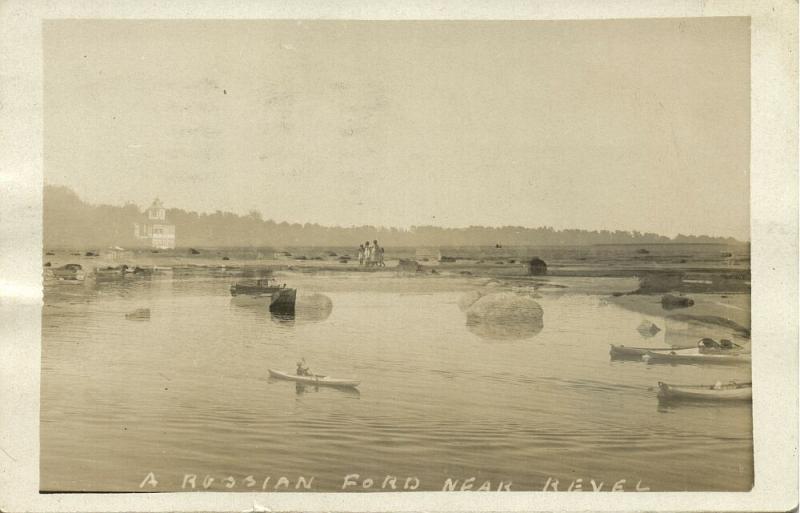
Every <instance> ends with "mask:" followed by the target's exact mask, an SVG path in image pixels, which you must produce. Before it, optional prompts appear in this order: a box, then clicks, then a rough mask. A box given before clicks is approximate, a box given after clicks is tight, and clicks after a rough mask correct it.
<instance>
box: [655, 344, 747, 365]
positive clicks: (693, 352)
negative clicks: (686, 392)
mask: <svg viewBox="0 0 800 513" xmlns="http://www.w3.org/2000/svg"><path fill="white" fill-rule="evenodd" d="M642 359H644V360H646V361H647V362H648V363H703V364H714V365H742V364H749V363H750V354H749V353H740V352H731V353H720V352H713V353H707V352H703V351H701V350H699V349H696V348H694V349H676V350H673V351H668V352H661V351H648V352H647V353H646V354H645V355H644V356H642Z"/></svg>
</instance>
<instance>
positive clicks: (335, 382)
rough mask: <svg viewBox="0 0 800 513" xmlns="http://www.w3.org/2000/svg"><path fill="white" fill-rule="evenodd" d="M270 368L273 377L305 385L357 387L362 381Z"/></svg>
mask: <svg viewBox="0 0 800 513" xmlns="http://www.w3.org/2000/svg"><path fill="white" fill-rule="evenodd" d="M268 370H269V375H270V376H272V377H273V378H277V379H285V380H288V381H294V382H296V383H303V384H304V385H314V386H325V387H357V386H358V385H359V384H361V382H360V381H355V380H352V379H339V378H332V377H330V376H321V375H314V376H298V375H296V374H289V373H286V372H281V371H277V370H274V369H268Z"/></svg>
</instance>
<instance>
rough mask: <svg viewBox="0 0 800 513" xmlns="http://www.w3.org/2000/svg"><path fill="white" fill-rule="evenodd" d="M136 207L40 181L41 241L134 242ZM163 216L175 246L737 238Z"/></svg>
mask: <svg viewBox="0 0 800 513" xmlns="http://www.w3.org/2000/svg"><path fill="white" fill-rule="evenodd" d="M142 212H143V211H142V209H140V208H139V207H138V206H136V205H134V204H131V203H129V204H126V205H125V206H122V207H119V206H111V205H90V204H88V203H85V202H83V201H82V200H81V199H80V197H78V195H77V194H76V193H75V192H74V191H72V190H71V189H69V188H67V187H60V186H50V185H46V186H45V187H44V245H45V247H53V248H56V247H68V248H89V247H92V248H101V247H108V246H122V247H130V248H132V247H137V246H142V245H143V244H142V241H140V240H137V239H136V238H135V237H134V234H133V224H134V223H135V222H137V221H141V219H142V215H143V214H142ZM167 221H168V222H169V223H171V224H174V225H175V226H176V237H177V245H178V246H179V247H248V246H249V247H289V246H309V247H314V246H325V247H335V246H352V245H354V244H358V243H359V242H361V241H366V240H373V239H378V240H379V241H380V242H381V244H382V245H383V246H404V247H415V246H417V247H419V246H441V247H444V246H494V245H495V244H502V245H504V246H562V245H563V246H581V245H592V244H657V243H668V242H680V243H737V242H739V241H737V240H736V239H733V238H730V237H729V238H723V237H707V236H694V235H678V236H677V237H674V238H669V237H665V236H663V235H658V234H655V233H640V232H637V231H633V232H628V231H619V230H616V231H608V230H600V231H588V230H555V229H553V228H552V227H547V226H544V227H538V228H526V227H522V226H503V227H499V228H493V227H485V226H470V227H468V228H439V227H435V226H414V227H411V228H409V229H398V228H383V227H377V226H354V227H349V228H346V227H338V226H333V227H331V226H321V225H318V224H297V223H287V222H275V221H272V220H269V219H266V220H265V219H262V217H261V214H260V213H259V212H256V211H252V212H250V213H249V214H248V215H244V216H242V215H237V214H233V213H230V212H220V211H216V212H214V213H211V214H208V213H197V212H187V211H185V210H181V209H176V208H171V209H168V210H167Z"/></svg>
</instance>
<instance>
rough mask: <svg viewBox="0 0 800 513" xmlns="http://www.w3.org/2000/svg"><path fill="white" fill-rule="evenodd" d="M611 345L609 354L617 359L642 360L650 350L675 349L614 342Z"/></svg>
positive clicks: (663, 350) (672, 349)
mask: <svg viewBox="0 0 800 513" xmlns="http://www.w3.org/2000/svg"><path fill="white" fill-rule="evenodd" d="M610 345H611V350H610V351H609V354H610V355H611V358H617V359H628V358H629V359H633V360H641V359H642V356H644V355H646V354H647V352H648V351H653V352H665V351H674V350H675V349H674V348H672V347H628V346H624V345H619V346H615V345H614V344H610Z"/></svg>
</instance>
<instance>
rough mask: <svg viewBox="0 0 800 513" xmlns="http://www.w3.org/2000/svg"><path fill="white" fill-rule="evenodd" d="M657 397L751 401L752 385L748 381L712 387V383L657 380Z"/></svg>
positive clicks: (673, 399)
mask: <svg viewBox="0 0 800 513" xmlns="http://www.w3.org/2000/svg"><path fill="white" fill-rule="evenodd" d="M658 398H659V399H660V400H662V401H675V400H685V401H725V402H727V401H751V400H752V399H753V386H752V384H750V383H729V384H725V385H722V386H721V387H718V388H714V386H713V385H670V384H668V383H662V382H659V383H658Z"/></svg>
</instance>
